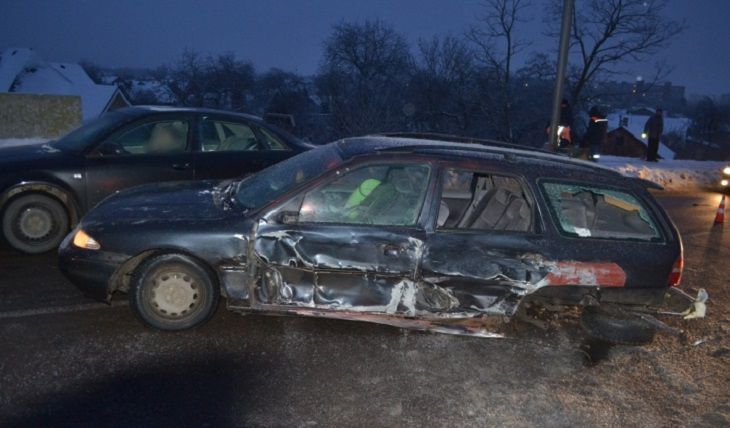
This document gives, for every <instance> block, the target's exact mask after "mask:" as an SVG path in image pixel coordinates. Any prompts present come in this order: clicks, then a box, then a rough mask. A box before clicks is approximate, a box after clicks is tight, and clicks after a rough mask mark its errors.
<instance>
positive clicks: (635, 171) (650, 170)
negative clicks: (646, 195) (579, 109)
mask: <svg viewBox="0 0 730 428" xmlns="http://www.w3.org/2000/svg"><path fill="white" fill-rule="evenodd" d="M600 164H601V165H603V166H606V167H609V168H611V169H613V170H616V171H619V172H620V173H622V174H624V175H627V176H629V177H638V178H643V179H644V180H649V181H653V182H654V183H657V184H659V185H661V186H662V187H664V188H665V189H667V190H696V189H701V188H707V187H716V186H717V184H718V182H719V181H720V174H721V171H722V168H723V167H725V165H726V164H725V162H712V161H695V160H681V159H674V160H665V159H662V160H660V161H659V162H646V161H644V160H641V159H635V158H626V157H619V156H601V160H600Z"/></svg>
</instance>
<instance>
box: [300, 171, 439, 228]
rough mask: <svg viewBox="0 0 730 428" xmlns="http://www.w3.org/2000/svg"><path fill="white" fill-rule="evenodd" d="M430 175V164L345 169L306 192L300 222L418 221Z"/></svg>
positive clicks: (369, 222) (412, 222)
mask: <svg viewBox="0 0 730 428" xmlns="http://www.w3.org/2000/svg"><path fill="white" fill-rule="evenodd" d="M429 175H430V167H429V166H428V165H395V164H392V165H372V166H366V167H361V168H357V169H354V170H352V171H346V172H345V173H344V174H342V175H341V176H340V177H338V178H336V179H334V180H332V181H330V182H328V183H326V184H324V185H322V186H320V187H318V188H316V189H314V190H312V191H310V192H308V193H306V194H305V195H304V198H303V202H302V204H301V207H300V209H299V213H298V222H300V223H341V224H342V223H344V224H373V225H393V226H409V225H415V224H416V222H417V221H418V215H419V214H420V212H421V208H422V206H423V201H424V199H425V196H426V192H427V189H428V180H429Z"/></svg>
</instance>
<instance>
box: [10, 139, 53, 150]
mask: <svg viewBox="0 0 730 428" xmlns="http://www.w3.org/2000/svg"><path fill="white" fill-rule="evenodd" d="M46 142H48V138H11V139H4V140H0V149H1V148H3V147H12V146H27V145H31V144H43V143H46Z"/></svg>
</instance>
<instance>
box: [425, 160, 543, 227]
mask: <svg viewBox="0 0 730 428" xmlns="http://www.w3.org/2000/svg"><path fill="white" fill-rule="evenodd" d="M532 201H533V199H532V198H531V197H529V195H528V194H527V192H526V191H525V189H524V187H523V186H522V184H520V181H519V180H518V179H517V178H514V177H509V176H505V175H498V174H487V173H482V172H476V171H466V170H458V169H447V170H446V171H445V172H444V177H443V180H442V188H441V201H440V203H439V212H438V220H437V224H436V227H437V228H438V229H476V230H502V231H515V232H528V231H532V230H533V224H534V218H533V217H534V214H533V213H534V209H533V204H532Z"/></svg>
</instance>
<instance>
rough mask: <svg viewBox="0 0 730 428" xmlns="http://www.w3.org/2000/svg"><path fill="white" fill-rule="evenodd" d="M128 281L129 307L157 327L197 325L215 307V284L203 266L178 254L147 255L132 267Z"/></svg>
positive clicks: (174, 329)
mask: <svg viewBox="0 0 730 428" xmlns="http://www.w3.org/2000/svg"><path fill="white" fill-rule="evenodd" d="M130 285H131V287H130V290H129V291H130V293H129V302H130V304H131V306H132V310H133V311H134V313H135V314H136V315H137V317H139V319H141V320H142V322H144V323H145V324H147V325H148V326H150V327H152V328H155V329H158V330H166V331H180V330H187V329H190V328H193V327H198V326H200V325H202V324H204V323H205V322H206V321H208V320H209V319H210V318H211V317H212V316H213V314H214V313H215V311H216V309H217V308H218V300H219V298H220V291H219V289H218V284H217V283H216V282H215V281H214V280H213V278H212V277H211V274H210V273H209V272H208V270H207V269H206V268H205V267H203V266H202V265H201V264H200V263H198V262H197V261H195V260H193V259H192V258H190V257H188V256H185V255H182V254H163V255H159V256H155V257H152V258H150V259H148V260H147V261H145V262H143V263H142V264H141V265H140V266H139V267H138V268H137V269H136V270H135V273H134V275H133V276H132V281H131V284H130Z"/></svg>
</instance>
